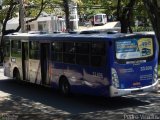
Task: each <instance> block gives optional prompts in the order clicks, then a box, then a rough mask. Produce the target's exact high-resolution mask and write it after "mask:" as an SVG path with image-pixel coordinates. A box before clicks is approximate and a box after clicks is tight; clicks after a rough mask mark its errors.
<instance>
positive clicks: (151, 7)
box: [143, 0, 160, 42]
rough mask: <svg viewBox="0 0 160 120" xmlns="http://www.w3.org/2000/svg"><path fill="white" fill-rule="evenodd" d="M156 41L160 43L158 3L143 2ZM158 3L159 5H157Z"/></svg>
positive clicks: (146, 0)
mask: <svg viewBox="0 0 160 120" xmlns="http://www.w3.org/2000/svg"><path fill="white" fill-rule="evenodd" d="M143 1H144V4H145V6H146V10H147V12H148V15H149V18H150V20H151V23H152V26H153V29H154V31H155V33H156V36H157V39H158V41H159V42H160V1H159V0H143ZM158 3H159V4H158Z"/></svg>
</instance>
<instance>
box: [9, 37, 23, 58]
mask: <svg viewBox="0 0 160 120" xmlns="http://www.w3.org/2000/svg"><path fill="white" fill-rule="evenodd" d="M21 53H22V51H21V41H20V40H12V41H11V56H12V57H21Z"/></svg>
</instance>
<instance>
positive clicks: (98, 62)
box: [91, 42, 106, 67]
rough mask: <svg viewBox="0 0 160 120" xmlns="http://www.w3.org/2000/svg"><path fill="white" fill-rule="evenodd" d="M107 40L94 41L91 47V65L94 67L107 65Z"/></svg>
mask: <svg viewBox="0 0 160 120" xmlns="http://www.w3.org/2000/svg"><path fill="white" fill-rule="evenodd" d="M105 53H106V49H105V42H92V47H91V65H92V66H93V67H102V66H105V63H106V62H105V61H106V56H105Z"/></svg>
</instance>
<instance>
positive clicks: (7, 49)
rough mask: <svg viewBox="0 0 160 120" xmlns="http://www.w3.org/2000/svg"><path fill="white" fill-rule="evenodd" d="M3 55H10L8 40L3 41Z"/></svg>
mask: <svg viewBox="0 0 160 120" xmlns="http://www.w3.org/2000/svg"><path fill="white" fill-rule="evenodd" d="M4 55H5V57H9V56H10V42H9V41H6V42H5V46H4Z"/></svg>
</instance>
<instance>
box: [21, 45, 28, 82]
mask: <svg viewBox="0 0 160 120" xmlns="http://www.w3.org/2000/svg"><path fill="white" fill-rule="evenodd" d="M22 53H23V54H22V72H23V80H29V79H28V42H22Z"/></svg>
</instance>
